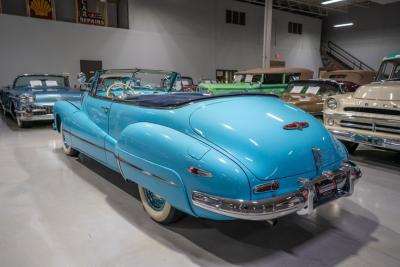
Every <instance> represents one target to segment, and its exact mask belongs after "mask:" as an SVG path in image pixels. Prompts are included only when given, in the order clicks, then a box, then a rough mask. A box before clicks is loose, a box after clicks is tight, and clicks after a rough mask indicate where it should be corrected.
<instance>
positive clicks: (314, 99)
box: [281, 79, 346, 118]
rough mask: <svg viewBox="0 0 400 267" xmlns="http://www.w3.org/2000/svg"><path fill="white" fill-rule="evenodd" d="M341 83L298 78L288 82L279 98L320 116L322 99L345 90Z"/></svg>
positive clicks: (342, 92)
mask: <svg viewBox="0 0 400 267" xmlns="http://www.w3.org/2000/svg"><path fill="white" fill-rule="evenodd" d="M342 86H343V85H342V84H341V83H338V82H336V81H333V80H322V79H318V80H298V81H292V82H289V84H288V87H287V89H286V90H285V91H284V93H283V94H282V96H281V99H282V100H283V101H285V102H288V103H290V104H293V105H296V106H297V107H299V108H301V109H303V110H305V111H307V112H308V113H310V114H312V115H314V116H316V117H321V118H322V110H323V106H324V101H325V100H326V99H327V98H328V97H330V96H333V95H338V94H344V93H345V92H346V91H345V90H344V89H343V87H342Z"/></svg>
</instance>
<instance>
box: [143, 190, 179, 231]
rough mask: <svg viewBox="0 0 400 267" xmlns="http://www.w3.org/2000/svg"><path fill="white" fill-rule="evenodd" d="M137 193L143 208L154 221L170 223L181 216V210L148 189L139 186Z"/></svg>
mask: <svg viewBox="0 0 400 267" xmlns="http://www.w3.org/2000/svg"><path fill="white" fill-rule="evenodd" d="M139 194H140V199H141V201H142V204H143V208H144V210H145V211H146V212H147V214H149V215H150V217H151V218H152V219H153V220H154V221H156V222H158V223H161V224H170V223H173V222H175V221H177V220H178V219H180V218H181V217H182V215H183V214H182V212H180V211H179V210H177V209H175V208H174V207H172V206H171V205H170V204H168V202H166V201H165V199H163V198H162V197H161V196H159V195H157V194H155V193H153V192H151V191H150V190H148V189H146V188H144V187H142V186H139Z"/></svg>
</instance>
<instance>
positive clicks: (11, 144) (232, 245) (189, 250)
mask: <svg viewBox="0 0 400 267" xmlns="http://www.w3.org/2000/svg"><path fill="white" fill-rule="evenodd" d="M353 160H354V161H356V162H357V163H358V164H359V165H360V166H361V167H362V170H363V172H364V177H363V179H362V181H360V183H359V184H358V187H357V189H356V192H355V194H354V195H353V196H352V197H351V198H347V199H341V200H339V201H336V202H334V203H330V204H327V205H325V206H323V207H320V208H319V210H318V211H317V212H316V213H315V214H314V215H313V216H311V217H299V216H296V215H293V216H289V217H286V218H284V219H282V220H281V221H280V222H279V223H278V225H277V226H275V227H272V226H269V225H267V224H266V223H264V222H246V221H235V222H213V221H207V220H202V219H196V218H192V217H185V218H184V219H183V220H181V221H180V222H178V223H176V224H174V225H172V226H162V225H158V224H156V223H154V222H153V221H151V220H150V219H149V218H148V216H147V215H146V214H145V213H144V211H143V209H142V206H141V204H140V202H139V200H138V193H137V189H136V187H135V185H134V184H126V183H124V182H123V180H122V178H121V176H120V175H118V174H117V173H115V172H112V171H110V170H108V169H106V168H104V167H102V166H101V165H99V164H97V163H96V162H94V161H92V160H90V159H88V158H86V157H80V158H70V157H67V156H65V155H64V154H63V153H62V151H61V148H60V137H59V135H58V134H57V133H56V132H55V131H53V130H52V129H51V127H50V126H49V125H40V126H38V127H35V128H29V129H18V128H17V127H16V125H15V123H14V122H13V121H11V120H10V119H9V118H4V117H0V266H7V267H8V266H40V267H46V266H221V265H224V266H226V265H228V266H235V265H237V266H242V265H243V266H363V267H365V266H386V267H388V266H400V154H399V153H394V152H387V151H379V150H373V149H370V148H367V147H362V148H361V149H360V150H359V151H358V152H357V153H356V155H355V156H354V157H353Z"/></svg>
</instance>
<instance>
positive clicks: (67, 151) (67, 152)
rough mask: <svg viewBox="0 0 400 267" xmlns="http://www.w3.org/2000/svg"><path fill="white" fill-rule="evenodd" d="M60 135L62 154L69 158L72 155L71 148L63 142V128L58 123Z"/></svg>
mask: <svg viewBox="0 0 400 267" xmlns="http://www.w3.org/2000/svg"><path fill="white" fill-rule="evenodd" d="M60 133H61V142H62V147H63V151H64V153H65V154H67V155H69V156H71V155H74V150H73V148H72V147H71V146H70V145H67V144H65V143H66V142H65V141H64V128H63V124H62V122H61V123H60Z"/></svg>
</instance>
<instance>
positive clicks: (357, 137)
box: [329, 130, 400, 151]
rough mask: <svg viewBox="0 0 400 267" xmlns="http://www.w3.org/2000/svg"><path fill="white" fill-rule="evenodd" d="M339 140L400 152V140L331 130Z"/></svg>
mask: <svg viewBox="0 0 400 267" xmlns="http://www.w3.org/2000/svg"><path fill="white" fill-rule="evenodd" d="M329 131H330V132H331V133H332V134H333V135H334V136H335V137H336V138H337V139H339V140H344V141H350V142H355V143H359V144H366V145H370V146H376V147H380V148H385V149H390V150H397V151H400V139H399V140H395V139H389V138H383V137H378V136H373V135H365V134H359V133H354V132H351V131H346V130H329Z"/></svg>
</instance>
